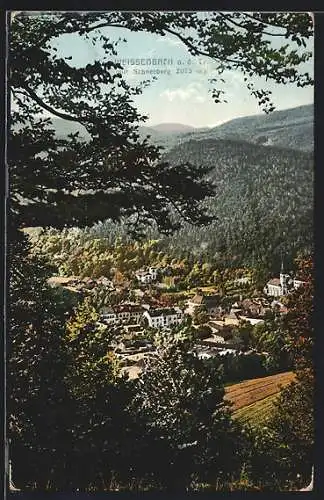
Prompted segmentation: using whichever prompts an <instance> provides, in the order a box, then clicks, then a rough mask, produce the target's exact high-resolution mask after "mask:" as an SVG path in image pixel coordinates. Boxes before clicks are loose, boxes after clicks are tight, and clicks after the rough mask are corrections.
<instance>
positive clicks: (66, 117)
mask: <svg viewBox="0 0 324 500" xmlns="http://www.w3.org/2000/svg"><path fill="white" fill-rule="evenodd" d="M21 86H22V88H23V89H25V90H26V92H27V93H28V95H29V96H30V97H31V98H32V99H34V101H35V102H37V104H39V105H40V106H41V107H42V108H43V109H46V111H49V112H50V113H52V114H53V115H56V116H57V117H58V118H62V119H63V120H68V121H72V122H79V123H81V121H80V118H78V117H75V116H72V115H68V114H66V113H62V112H61V111H57V110H56V109H54V108H52V107H51V106H49V105H48V104H46V103H45V102H44V101H43V100H42V99H41V98H40V97H39V96H38V95H37V94H36V92H34V91H33V90H32V89H31V88H29V87H28V85H26V84H25V83H24V84H23V83H22V84H21Z"/></svg>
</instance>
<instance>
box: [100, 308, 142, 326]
mask: <svg viewBox="0 0 324 500" xmlns="http://www.w3.org/2000/svg"><path fill="white" fill-rule="evenodd" d="M143 311H144V308H143V307H142V306H140V305H138V304H120V305H117V306H114V307H105V308H103V309H102V310H101V317H102V319H104V320H105V321H106V322H109V323H117V322H118V321H122V322H127V323H129V322H132V323H133V324H137V325H138V324H139V323H140V321H141V318H142V316H143Z"/></svg>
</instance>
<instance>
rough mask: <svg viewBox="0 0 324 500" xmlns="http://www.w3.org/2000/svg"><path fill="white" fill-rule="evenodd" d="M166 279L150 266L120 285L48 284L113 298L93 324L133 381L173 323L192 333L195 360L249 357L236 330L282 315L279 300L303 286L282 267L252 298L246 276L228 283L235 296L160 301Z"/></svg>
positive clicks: (206, 292)
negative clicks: (108, 338) (108, 337)
mask: <svg viewBox="0 0 324 500" xmlns="http://www.w3.org/2000/svg"><path fill="white" fill-rule="evenodd" d="M168 275H170V269H169V268H161V267H152V266H151V267H147V268H145V269H139V270H137V271H136V272H134V275H133V279H132V280H128V281H126V282H122V283H120V282H118V283H116V281H115V280H111V279H108V278H106V277H100V278H97V279H92V278H90V277H86V278H83V279H82V278H79V277H73V276H72V277H60V276H54V277H52V278H50V279H49V283H50V284H51V285H52V286H61V287H63V288H64V289H66V290H68V291H70V292H71V293H75V294H77V295H79V296H82V297H84V296H87V295H89V294H90V296H91V294H93V293H94V292H96V290H98V289H99V290H101V291H103V290H104V291H105V292H106V293H107V296H108V297H109V294H115V300H114V301H113V302H114V303H113V304H109V305H104V306H100V307H99V308H98V309H99V310H98V314H99V319H98V322H97V323H98V326H99V327H100V328H103V329H107V328H110V329H111V328H112V327H113V331H114V340H113V342H112V343H111V345H110V348H111V350H112V351H113V352H114V354H115V355H116V357H117V358H118V359H119V361H120V364H121V367H122V369H121V371H122V373H126V374H127V375H128V376H129V378H136V377H138V375H139V374H140V373H141V370H142V368H143V366H144V364H145V359H146V358H148V357H150V356H154V353H155V351H156V348H155V345H154V341H153V338H154V334H155V333H156V332H157V331H163V332H171V330H172V329H175V328H176V327H177V326H179V325H183V326H184V325H186V326H190V327H191V328H192V329H193V331H194V335H195V354H196V355H197V356H199V357H200V358H210V357H212V356H215V355H221V356H222V355H226V354H233V355H246V354H249V353H251V351H254V349H251V346H249V345H248V342H247V343H246V342H244V341H243V342H242V338H241V337H239V336H238V335H237V332H238V328H239V327H241V326H242V325H251V326H252V327H253V326H255V325H257V324H262V323H264V321H265V319H266V318H267V317H269V314H270V315H271V314H273V313H276V314H280V315H283V314H286V313H287V307H286V305H285V297H286V296H287V295H288V294H289V293H291V291H293V290H296V289H297V288H299V287H300V286H302V284H303V282H302V281H300V280H298V279H296V278H294V277H292V276H291V274H287V273H284V270H283V268H282V270H281V272H280V276H279V277H274V278H271V279H270V280H269V281H268V282H267V283H265V285H264V288H263V290H262V291H260V292H259V293H258V294H256V293H255V291H254V293H252V294H251V292H250V291H251V290H252V289H253V283H251V277H250V276H241V277H240V278H237V279H235V280H233V285H234V286H235V290H236V292H239V295H237V294H236V295H235V294H234V295H233V294H230V295H229V296H227V295H226V294H225V296H224V292H222V293H220V292H219V291H218V289H217V287H216V286H215V287H214V290H213V289H212V288H211V287H197V288H195V289H194V290H190V292H189V293H188V294H187V295H184V294H183V293H182V294H181V293H180V294H177V293H174V294H169V297H168V298H169V300H167V301H166V300H165V296H163V294H162V295H161V289H165V288H167V287H166V284H165V279H163V278H165V276H168ZM168 283H170V280H168ZM172 284H174V280H173V282H172ZM170 295H171V296H172V300H171V302H172V305H170ZM116 297H117V298H116Z"/></svg>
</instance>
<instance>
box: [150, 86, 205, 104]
mask: <svg viewBox="0 0 324 500" xmlns="http://www.w3.org/2000/svg"><path fill="white" fill-rule="evenodd" d="M204 94H205V89H204V87H203V85H202V84H201V83H199V82H192V83H189V85H187V86H186V87H178V88H176V89H172V90H171V89H165V90H163V92H161V93H160V97H162V98H165V99H167V100H168V101H170V102H173V101H177V100H180V101H189V100H190V101H193V102H200V103H202V102H205V101H206V95H204Z"/></svg>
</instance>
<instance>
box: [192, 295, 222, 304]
mask: <svg viewBox="0 0 324 500" xmlns="http://www.w3.org/2000/svg"><path fill="white" fill-rule="evenodd" d="M219 298H220V296H219V295H203V294H200V293H197V294H196V295H195V296H194V297H193V298H192V299H191V302H193V303H194V304H197V305H206V306H207V307H213V306H214V305H218V303H219Z"/></svg>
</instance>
